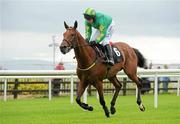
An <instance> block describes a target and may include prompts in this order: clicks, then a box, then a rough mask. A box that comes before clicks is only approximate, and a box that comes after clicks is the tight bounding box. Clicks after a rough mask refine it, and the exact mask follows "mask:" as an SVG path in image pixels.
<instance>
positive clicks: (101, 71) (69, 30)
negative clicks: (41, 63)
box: [59, 21, 146, 117]
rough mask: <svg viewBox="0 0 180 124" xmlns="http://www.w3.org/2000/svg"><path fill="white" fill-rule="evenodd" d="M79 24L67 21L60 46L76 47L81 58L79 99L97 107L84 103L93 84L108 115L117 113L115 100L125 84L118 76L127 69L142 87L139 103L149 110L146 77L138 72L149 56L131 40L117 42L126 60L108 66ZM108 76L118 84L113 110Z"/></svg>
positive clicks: (77, 98) (86, 108)
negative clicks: (107, 98) (144, 97)
mask: <svg viewBox="0 0 180 124" xmlns="http://www.w3.org/2000/svg"><path fill="white" fill-rule="evenodd" d="M77 26H78V23H77V21H75V23H74V26H73V27H71V26H68V25H67V24H66V22H64V27H65V29H66V31H65V32H64V34H63V40H62V43H61V44H60V46H59V48H60V51H61V52H62V54H66V53H68V52H69V51H70V50H71V49H74V53H75V58H76V59H77V69H76V73H77V76H78V78H79V80H80V81H79V85H78V92H77V97H76V102H77V104H79V106H80V107H82V108H83V109H85V110H88V111H93V107H92V106H90V105H88V104H86V103H83V102H82V101H81V96H82V95H83V93H84V91H85V89H86V88H87V86H89V85H93V86H94V87H95V88H96V89H97V91H98V94H99V102H100V104H101V105H102V108H103V110H104V113H105V115H106V116H107V117H110V112H111V114H115V112H116V108H115V103H116V99H117V97H118V94H119V92H120V89H121V87H122V84H121V83H120V81H119V80H118V78H117V73H118V72H119V71H121V70H124V72H125V74H127V76H128V77H129V78H130V79H131V80H132V81H133V82H135V83H136V85H137V88H138V94H137V104H138V106H139V109H140V110H141V111H145V107H144V105H143V104H142V100H141V87H142V80H141V78H139V77H138V76H137V67H138V66H139V67H141V68H143V67H145V66H146V59H145V58H144V56H143V55H142V54H141V53H140V52H139V50H138V49H135V48H132V47H130V46H129V45H128V44H126V43H123V42H115V43H114V45H115V46H116V47H117V48H118V50H119V51H121V53H122V56H123V57H122V58H123V59H122V60H121V62H119V63H116V64H115V65H113V66H112V67H108V66H107V64H105V63H103V62H102V58H100V57H97V55H96V54H97V53H96V51H95V50H94V48H93V47H92V46H90V45H89V43H87V42H86V40H85V39H84V38H83V37H82V35H81V34H80V33H79V32H78V31H77V30H76V29H77ZM104 79H108V80H109V81H110V82H111V83H112V84H113V85H114V87H115V92H114V95H113V97H112V100H111V103H110V104H111V106H110V112H109V110H108V107H107V106H106V102H105V99H104V95H103V80H104Z"/></svg>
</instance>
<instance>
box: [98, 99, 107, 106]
mask: <svg viewBox="0 0 180 124" xmlns="http://www.w3.org/2000/svg"><path fill="white" fill-rule="evenodd" d="M99 101H100V104H101V105H102V106H105V104H106V103H105V101H104V99H103V98H100V99H99Z"/></svg>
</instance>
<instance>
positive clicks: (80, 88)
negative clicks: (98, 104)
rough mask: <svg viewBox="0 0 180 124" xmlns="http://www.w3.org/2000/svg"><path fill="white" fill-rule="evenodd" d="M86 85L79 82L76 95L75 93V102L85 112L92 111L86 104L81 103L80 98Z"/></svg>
mask: <svg viewBox="0 0 180 124" xmlns="http://www.w3.org/2000/svg"><path fill="white" fill-rule="evenodd" d="M87 86H88V84H85V83H84V82H82V81H80V82H79V86H78V93H77V98H76V102H77V103H78V104H79V106H80V107H82V108H83V109H85V110H89V111H93V107H91V106H89V105H88V104H85V103H83V102H81V96H82V94H83V93H84V91H85V89H86V87H87Z"/></svg>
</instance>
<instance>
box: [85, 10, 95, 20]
mask: <svg viewBox="0 0 180 124" xmlns="http://www.w3.org/2000/svg"><path fill="white" fill-rule="evenodd" d="M95 16H96V11H95V10H94V9H93V8H87V9H86V10H85V12H84V18H85V19H87V20H90V19H93V20H95Z"/></svg>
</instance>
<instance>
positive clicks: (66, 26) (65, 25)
mask: <svg viewBox="0 0 180 124" xmlns="http://www.w3.org/2000/svg"><path fill="white" fill-rule="evenodd" d="M64 27H65V28H66V29H68V28H69V26H68V25H67V24H66V22H65V21H64Z"/></svg>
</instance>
